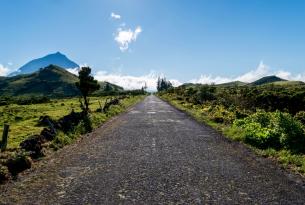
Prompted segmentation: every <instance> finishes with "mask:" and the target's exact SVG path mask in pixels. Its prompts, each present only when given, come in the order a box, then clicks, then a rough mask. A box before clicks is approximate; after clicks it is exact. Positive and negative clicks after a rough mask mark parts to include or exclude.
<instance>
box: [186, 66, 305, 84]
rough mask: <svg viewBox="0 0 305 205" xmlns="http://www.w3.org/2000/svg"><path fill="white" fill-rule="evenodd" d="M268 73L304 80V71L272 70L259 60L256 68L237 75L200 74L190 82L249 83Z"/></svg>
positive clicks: (289, 78)
mask: <svg viewBox="0 0 305 205" xmlns="http://www.w3.org/2000/svg"><path fill="white" fill-rule="evenodd" d="M269 75H276V76H278V77H280V78H283V79H286V80H298V81H305V73H303V74H297V75H293V74H291V73H290V72H288V71H284V70H275V71H272V70H271V68H270V67H269V66H268V65H266V64H264V63H263V62H262V61H261V62H260V63H259V65H258V67H257V68H256V69H254V70H251V71H249V72H247V73H245V74H243V75H240V76H237V77H223V76H216V77H214V76H212V75H201V76H200V77H199V78H198V79H193V80H191V81H190V82H191V83H201V84H211V83H215V84H221V83H227V82H232V81H242V82H246V83H250V82H253V81H255V80H258V79H260V78H262V77H265V76H269Z"/></svg>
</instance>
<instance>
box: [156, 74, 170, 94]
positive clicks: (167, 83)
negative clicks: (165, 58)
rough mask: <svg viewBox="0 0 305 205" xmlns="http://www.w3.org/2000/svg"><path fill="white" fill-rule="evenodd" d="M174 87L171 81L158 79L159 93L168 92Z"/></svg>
mask: <svg viewBox="0 0 305 205" xmlns="http://www.w3.org/2000/svg"><path fill="white" fill-rule="evenodd" d="M172 87H173V85H172V83H171V82H170V81H167V80H166V78H160V77H159V78H158V81H157V90H158V91H163V90H167V89H169V88H172Z"/></svg>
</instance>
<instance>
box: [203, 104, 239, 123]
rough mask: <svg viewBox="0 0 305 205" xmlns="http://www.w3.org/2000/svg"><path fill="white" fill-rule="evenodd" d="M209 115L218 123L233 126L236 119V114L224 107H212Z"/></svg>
mask: <svg viewBox="0 0 305 205" xmlns="http://www.w3.org/2000/svg"><path fill="white" fill-rule="evenodd" d="M208 115H209V118H210V119H211V120H213V121H214V122H217V123H226V124H231V123H232V122H233V121H234V119H235V114H234V113H233V112H230V111H229V110H228V109H226V108H225V107H224V106H223V105H216V106H211V107H210V109H209V114H208Z"/></svg>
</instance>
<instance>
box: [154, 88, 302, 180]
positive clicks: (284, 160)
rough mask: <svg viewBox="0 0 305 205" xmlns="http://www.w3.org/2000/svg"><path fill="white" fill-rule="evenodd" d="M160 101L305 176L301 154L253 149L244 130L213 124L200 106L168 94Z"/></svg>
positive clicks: (283, 150)
mask: <svg viewBox="0 0 305 205" xmlns="http://www.w3.org/2000/svg"><path fill="white" fill-rule="evenodd" d="M158 96H159V97H160V98H161V99H163V100H165V101H167V102H168V103H170V104H171V105H173V106H174V107H176V108H178V109H179V110H181V111H184V112H186V113H188V114H189V115H190V116H192V117H193V118H195V119H196V120H197V121H199V122H201V123H204V124H207V125H209V126H210V127H212V128H213V129H215V130H217V131H219V132H221V133H222V134H223V135H224V136H225V137H227V138H229V139H231V140H234V141H239V142H242V143H243V144H245V145H246V146H247V147H249V148H251V149H252V150H253V151H254V152H255V153H257V154H259V155H261V156H263V157H268V158H271V159H274V160H275V161H277V162H278V163H279V164H280V165H281V166H282V167H283V168H286V169H289V170H293V171H294V172H296V173H299V174H300V175H302V176H303V177H304V176H305V155H304V154H302V153H295V152H293V151H291V150H289V149H285V148H280V149H276V148H265V149H262V148H258V147H255V146H253V145H251V144H249V143H247V142H246V140H245V130H244V129H242V128H239V127H237V126H233V125H232V123H224V122H221V123H219V122H215V119H211V116H210V115H209V112H208V111H207V110H206V108H204V107H203V106H201V105H193V104H192V103H188V102H185V101H184V100H183V99H177V98H175V97H173V96H171V95H170V94H162V95H158Z"/></svg>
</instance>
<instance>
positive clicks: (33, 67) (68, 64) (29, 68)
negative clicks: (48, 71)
mask: <svg viewBox="0 0 305 205" xmlns="http://www.w3.org/2000/svg"><path fill="white" fill-rule="evenodd" d="M51 64H52V65H56V66H59V67H62V68H65V69H68V68H77V67H79V65H78V64H76V63H75V62H73V61H71V60H70V59H69V58H67V56H65V55H64V54H62V53H60V52H59V51H57V52H56V53H51V54H48V55H46V56H44V57H41V58H37V59H34V60H32V61H30V62H28V63H26V64H25V65H23V66H22V67H20V68H19V69H18V70H17V71H16V72H13V73H11V74H10V75H9V76H15V75H18V74H29V73H33V72H36V71H38V70H39V69H40V68H44V67H47V66H49V65H51Z"/></svg>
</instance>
